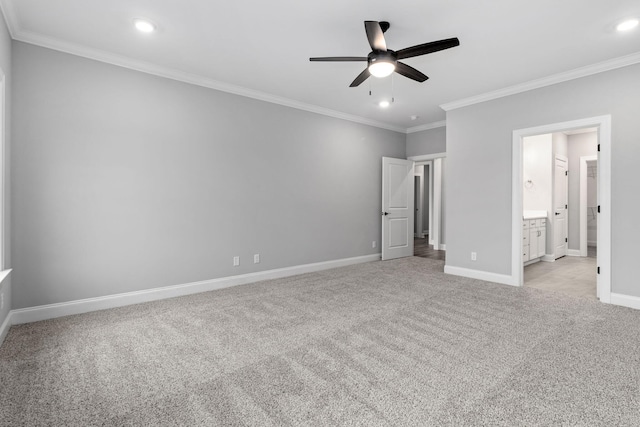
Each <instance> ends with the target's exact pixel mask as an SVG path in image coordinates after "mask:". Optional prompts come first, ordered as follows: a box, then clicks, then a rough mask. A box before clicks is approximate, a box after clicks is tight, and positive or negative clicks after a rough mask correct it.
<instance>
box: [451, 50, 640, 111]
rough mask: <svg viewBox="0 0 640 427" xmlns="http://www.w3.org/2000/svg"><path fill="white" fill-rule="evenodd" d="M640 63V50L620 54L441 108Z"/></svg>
mask: <svg viewBox="0 0 640 427" xmlns="http://www.w3.org/2000/svg"><path fill="white" fill-rule="evenodd" d="M638 63H640V52H636V53H632V54H630V55H625V56H620V57H618V58H613V59H609V60H607V61H602V62H598V63H595V64H592V65H587V66H585V67H580V68H576V69H573V70H570V71H566V72H563V73H558V74H554V75H552V76H548V77H543V78H541V79H537V80H531V81H529V82H525V83H521V84H517V85H514V86H509V87H506V88H503V89H499V90H495V91H492V92H487V93H484V94H481V95H477V96H472V97H469V98H464V99H460V100H458V101H453V102H449V103H446V104H442V105H440V108H442V109H443V110H445V111H451V110H455V109H457V108H462V107H467V106H469V105H474V104H479V103H481V102H486V101H491V100H493V99H498V98H503V97H505V96H510V95H515V94H518V93H522V92H527V91H530V90H533V89H539V88H542V87H545V86H551V85H554V84H557V83H562V82H566V81H569V80H575V79H579V78H581V77H587V76H591V75H593V74H598V73H603V72H605V71H611V70H615V69H617V68H622V67H627V66H629V65H634V64H638Z"/></svg>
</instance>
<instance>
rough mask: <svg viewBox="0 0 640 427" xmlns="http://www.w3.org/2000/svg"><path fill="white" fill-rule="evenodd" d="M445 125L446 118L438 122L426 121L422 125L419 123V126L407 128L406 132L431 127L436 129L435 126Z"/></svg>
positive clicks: (441, 126)
mask: <svg viewBox="0 0 640 427" xmlns="http://www.w3.org/2000/svg"><path fill="white" fill-rule="evenodd" d="M445 126H447V121H446V120H440V121H439V122H433V123H427V124H424V125H420V126H414V127H412V128H409V129H407V133H408V134H409V133H416V132H422V131H423V130H431V129H437V128H443V127H445Z"/></svg>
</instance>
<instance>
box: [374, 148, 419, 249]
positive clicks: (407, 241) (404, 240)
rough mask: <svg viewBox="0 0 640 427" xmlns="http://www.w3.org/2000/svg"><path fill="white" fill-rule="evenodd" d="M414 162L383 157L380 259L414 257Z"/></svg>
mask: <svg viewBox="0 0 640 427" xmlns="http://www.w3.org/2000/svg"><path fill="white" fill-rule="evenodd" d="M413 167H414V163H413V161H411V160H403V159H393V158H390V157H383V158H382V259H383V260H388V259H394V258H402V257H407V256H413V219H414V218H413V217H414V200H413V199H414V193H413V191H414V180H413Z"/></svg>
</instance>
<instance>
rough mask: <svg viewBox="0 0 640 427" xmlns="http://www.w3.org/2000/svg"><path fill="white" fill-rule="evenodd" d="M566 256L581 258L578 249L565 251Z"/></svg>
mask: <svg viewBox="0 0 640 427" xmlns="http://www.w3.org/2000/svg"><path fill="white" fill-rule="evenodd" d="M567 256H582V255H581V254H580V249H569V250H567Z"/></svg>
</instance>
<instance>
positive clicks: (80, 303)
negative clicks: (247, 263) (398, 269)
mask: <svg viewBox="0 0 640 427" xmlns="http://www.w3.org/2000/svg"><path fill="white" fill-rule="evenodd" d="M378 260H380V254H373V255H364V256H359V257H353V258H344V259H338V260H333V261H325V262H317V263H313V264H304V265H298V266H294V267H286V268H278V269H275V270H267V271H260V272H257V273H248V274H242V275H238V276H230V277H222V278H219V279H211V280H204V281H200V282H193V283H185V284H182V285H174V286H165V287H162V288H155V289H147V290H143V291H135V292H127V293H122V294H115V295H106V296H102V297H96V298H87V299H82V300H76V301H69V302H63V303H57V304H48V305H41V306H37V307H29V308H21V309H17V310H12V311H11V314H10V316H11V324H13V325H17V324H21V323H30V322H37V321H40V320H46V319H53V318H56V317H61V316H69V315H72V314H81V313H87V312H90V311H96V310H105V309H108V308H115V307H122V306H126V305H131V304H140V303H144V302H149V301H157V300H162V299H166V298H174V297H179V296H184V295H191V294H197V293H200V292H208V291H213V290H217V289H223V288H228V287H231V286H237V285H244V284H248V283H254V282H258V281H261V280H270V279H279V278H282V277H289V276H295V275H297V274H304V273H312V272H315V271H321V270H328V269H331V268H337V267H344V266H347V265H353V264H359V263H364V262H371V261H378Z"/></svg>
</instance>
